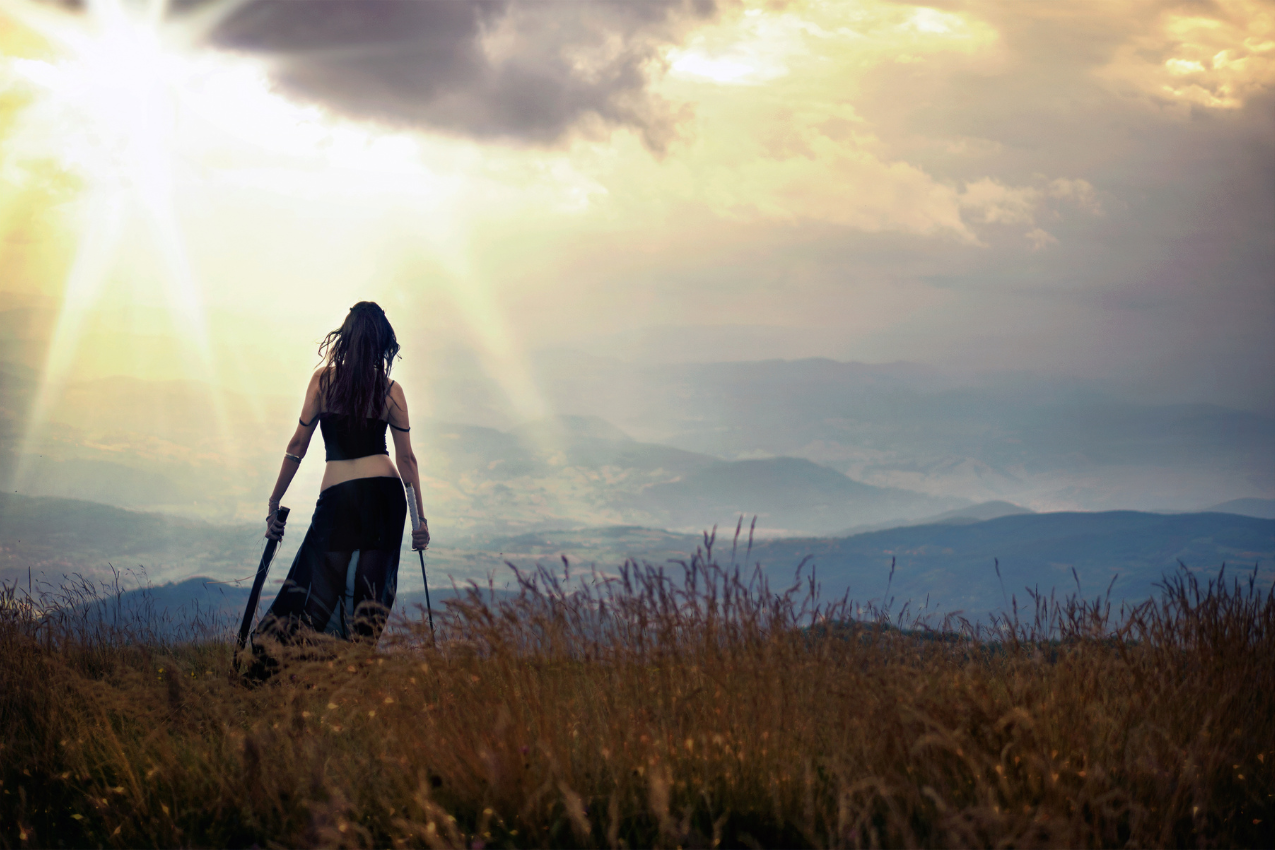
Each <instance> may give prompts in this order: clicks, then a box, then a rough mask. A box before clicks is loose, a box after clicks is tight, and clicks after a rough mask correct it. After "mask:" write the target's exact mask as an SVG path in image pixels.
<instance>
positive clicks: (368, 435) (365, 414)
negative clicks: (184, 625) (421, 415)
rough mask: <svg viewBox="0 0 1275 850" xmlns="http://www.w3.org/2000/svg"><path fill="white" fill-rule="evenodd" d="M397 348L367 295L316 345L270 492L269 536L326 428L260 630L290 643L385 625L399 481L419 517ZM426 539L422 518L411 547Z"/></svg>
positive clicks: (279, 534)
mask: <svg viewBox="0 0 1275 850" xmlns="http://www.w3.org/2000/svg"><path fill="white" fill-rule="evenodd" d="M398 349H399V346H398V340H397V339H396V338H395V336H394V329H393V328H392V327H390V323H389V320H388V319H386V318H385V312H384V311H383V310H381V308H380V307H379V306H377V305H376V304H374V303H373V302H371V301H360V302H359V303H358V304H355V305H354V306H353V307H351V308H350V312H349V314H348V315H347V316H346V317H345V321H344V322H343V323H342V324H341V327H340V328H338V329H337V330H335V331H332V332H331V333H330V334H328V335H327V336H326V337H324V339H323V342H322V343H321V344H320V345H319V356H320V357H321V358H323V360H324V363H323V365H322V367H321V368H320V369H319V370H318V371H316V372H315V373H314V376H313V377H311V378H310V385H309V387H307V388H306V393H305V403H304V404H303V405H302V408H301V418H300V420H299V424H298V425H297V430H296V433H294V434H293V435H292V439H291V440H290V441H289V442H288V448H287V451H286V452H285V453H284V460H283V466H282V468H280V470H279V479H278V481H276V482H275V485H274V492H273V493H272V494H271V495H270V512H269V515H268V517H267V518H266V526H267V529H266V536H267V537H269V538H270V539H272V540H281V539H282V538H283V530H284V526H283V523H281V522H279V520H278V518H277V516H276V514H277V512H278V509H279V500H280V499H282V498H283V494H284V493H286V492H287V490H288V485H289V484H290V483H292V477H293V476H294V475H296V472H297V467H298V466H300V464H301V459H302V458H303V457H305V453H306V449H307V448H308V447H309V445H310V438H311V437H312V436H313V435H314V429H315V426H318V427H319V429H320V430H322V432H323V443H324V447H325V448H326V452H327V467H326V468H325V469H324V472H323V484H322V486H321V487H320V491H319V501H318V503H317V504H316V505H315V509H314V518H313V519H312V520H311V521H310V528H309V529H308V530H307V531H306V535H305V540H304V541H303V542H302V544H301V548H300V549H299V550H298V551H297V555H296V558H295V559H294V560H293V562H292V569H290V570H289V571H288V577H287V579H286V580H285V581H284V583H283V587H282V588H281V589H280V590H279V595H278V596H277V597H275V601H274V604H272V605H271V606H270V610H269V611H268V612H266V614H265V616H264V617H262V619H261V623H260V625H259V626H258V629H257V634H258V635H262V636H268V637H271V638H274V639H276V640H281V641H285V642H287V641H291V640H295V639H297V638H298V637H303V636H304V633H306V632H311V633H326V634H331V635H335V636H338V637H341V638H345V639H356V638H357V639H366V640H370V641H372V642H375V641H376V639H377V638H379V637H380V634H381V630H382V629H384V627H385V621H386V619H387V618H388V616H389V611H390V608H391V607H392V606H393V604H394V594H395V591H396V589H397V586H398V556H399V548H400V547H401V545H402V542H403V520H404V518H405V516H406V513H407V501H406V499H405V498H404V492H403V485H404V484H405V483H406V484H410V485H412V490H413V491H414V492H415V493H416V499H417V509H418V511H420V512H421V515H422V516H424V513H423V510H421V507H422V506H421V504H420V492H421V484H420V475H419V472H418V470H417V466H416V456H415V455H414V454H413V453H412V442H411V439H410V437H409V435H408V432H409V430H410V427H409V422H408V418H407V398H406V397H405V396H404V394H403V388H402V387H401V386H400V385H399V384H397V383H395V382H394V381H391V380H390V369H391V368H392V367H393V365H394V358H395V356H396V355H397V354H398ZM387 427H388V428H389V429H390V431H391V433H393V435H394V458H395V462H396V463H393V464H392V463H390V458H389V450H388V449H387V448H386V445H385V432H386V428H387ZM396 465H397V470H396V469H395V466H396ZM427 543H429V527H428V525H427V523H425V522H424V521H423V520H422V522H421V527H420V528H419V529H418V530H415V531H413V532H412V548H413V549H423V548H424V547H425V545H426V544H427Z"/></svg>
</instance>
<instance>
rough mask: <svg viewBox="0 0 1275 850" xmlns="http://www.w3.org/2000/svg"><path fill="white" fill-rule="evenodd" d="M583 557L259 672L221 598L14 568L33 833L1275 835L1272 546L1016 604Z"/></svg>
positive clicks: (888, 841) (5, 694) (2, 637)
mask: <svg viewBox="0 0 1275 850" xmlns="http://www.w3.org/2000/svg"><path fill="white" fill-rule="evenodd" d="M568 576H569V568H566V567H564V569H563V570H557V571H552V572H551V571H549V570H547V569H539V570H537V571H536V572H534V573H530V574H525V575H522V576H521V588H522V589H521V593H520V594H519V595H518V596H517V597H516V598H513V597H508V598H499V597H497V596H495V595H493V594H490V593H487V592H485V591H481V590H474V591H472V592H471V593H470V595H469V596H468V598H465V599H462V600H461V601H460V602H452V603H450V604H449V606H448V610H447V611H446V612H437V614H438V615H439V616H438V617H437V620H438V640H437V643H436V644H434V643H433V642H432V641H431V639H430V633H429V628H428V626H427V625H426V624H425V623H424V620H423V619H422V618H420V617H417V618H410V617H409V618H406V619H400V620H399V621H398V623H397V625H396V627H395V628H393V629H391V631H390V632H389V633H387V635H386V636H385V637H384V638H383V639H382V640H381V643H380V646H379V647H378V648H373V647H369V646H366V645H340V646H338V645H333V644H327V643H317V644H314V645H311V646H308V647H301V648H296V647H294V648H289V649H287V650H278V652H279V655H280V661H281V668H280V672H279V673H278V675H276V676H274V677H273V678H272V679H271V680H269V681H268V682H267V683H266V684H264V685H260V686H256V687H248V686H246V685H245V684H244V682H243V680H242V678H241V677H240V675H239V673H238V672H237V669H236V660H235V658H234V654H233V643H232V642H231V641H230V640H228V639H226V638H224V637H221V635H224V634H226V632H225V630H224V628H222V629H221V631H217V629H216V628H214V627H215V626H216V625H217V624H210V623H204V624H202V627H201V626H200V625H198V624H197V625H196V626H194V627H192V629H191V631H190V633H189V634H186V635H184V636H181V637H180V638H179V637H173V636H172V634H171V633H169V632H163V631H162V630H158V629H156V628H154V622H153V621H154V619H155V615H154V613H153V612H146V611H142V612H138V611H132V612H131V613H130V612H121V611H120V610H118V609H114V610H113V609H112V607H111V600H110V599H109V598H105V599H103V598H100V597H98V598H97V599H96V601H92V600H91V599H90V597H92V596H93V595H94V594H93V591H92V590H91V589H90V588H87V587H86V586H84V585H81V586H80V587H79V588H78V589H76V588H69V589H65V590H63V591H62V592H60V593H59V594H49V593H45V594H36V595H34V596H32V595H30V594H28V593H26V592H25V591H24V590H22V589H20V588H18V587H16V586H8V587H6V588H5V593H4V598H3V606H2V607H0V780H2V782H3V785H2V789H3V790H2V792H0V801H2V802H0V844H2V845H4V846H7V847H59V846H67V847H86V846H118V847H139V846H209V847H237V846H245V847H246V846H253V845H256V846H263V847H264V846H291V847H296V846H325V847H326V846H332V847H335V846H387V847H388V846H430V847H497V846H528V847H547V846H590V847H592V846H599V847H600V846H613V847H614V846H626V847H645V846H670V847H672V846H682V847H714V846H746V847H757V846H761V847H780V846H783V847H791V846H820V847H822V846H830V847H841V846H866V845H874V846H875V845H885V846H1067V847H1082V846H1197V845H1198V846H1259V845H1262V846H1269V845H1270V843H1272V842H1271V839H1272V838H1275V831H1273V829H1272V813H1273V812H1275V796H1272V795H1273V794H1275V770H1273V769H1272V760H1273V759H1275V663H1273V662H1272V659H1275V600H1273V599H1272V595H1271V593H1270V589H1269V588H1262V587H1258V586H1256V585H1255V584H1254V582H1253V581H1251V580H1250V577H1249V576H1248V575H1247V574H1246V575H1245V576H1242V577H1240V578H1235V577H1234V575H1233V574H1226V573H1225V572H1224V575H1223V577H1222V578H1220V579H1218V580H1216V581H1213V582H1206V583H1205V584H1203V585H1201V584H1200V583H1199V582H1198V581H1197V579H1196V578H1195V576H1194V575H1193V574H1191V573H1188V572H1186V571H1182V572H1180V573H1178V574H1176V575H1175V576H1172V577H1170V578H1169V579H1168V580H1166V583H1165V584H1164V585H1163V587H1162V594H1161V596H1160V597H1159V598H1157V599H1154V600H1152V601H1149V602H1147V603H1144V604H1143V605H1141V606H1138V607H1134V608H1131V609H1123V610H1120V611H1114V612H1113V611H1112V609H1111V607H1110V605H1108V604H1107V603H1106V602H1105V601H1104V600H1102V599H1098V600H1091V601H1085V600H1080V599H1075V598H1073V599H1067V600H1058V599H1036V600H1034V604H1029V608H1028V609H1027V610H1026V612H1025V613H1020V615H1014V614H1011V615H1009V616H1007V617H1006V618H1004V619H1002V620H1000V621H998V622H997V623H995V624H994V626H993V627H991V628H983V629H978V628H975V627H974V626H973V625H971V624H969V623H962V622H960V621H959V620H956V619H951V618H949V620H948V621H947V622H946V623H942V624H936V623H929V624H927V623H924V622H919V621H916V620H912V621H907V622H900V618H899V616H898V614H895V615H893V616H892V615H891V614H890V613H889V612H888V611H882V610H879V609H875V608H866V609H865V608H860V607H858V606H856V605H854V604H852V603H851V602H849V601H848V600H842V601H840V602H838V603H836V604H831V605H823V606H821V605H818V604H817V599H818V597H817V595H816V592H817V587H816V586H815V585H814V583H813V582H807V583H804V584H799V585H797V586H795V587H793V588H790V589H788V590H787V591H785V592H782V593H776V592H774V591H773V590H771V589H770V588H768V587H767V586H766V583H765V581H764V578H763V573H762V572H761V571H760V570H752V571H749V570H745V571H741V570H740V569H739V568H737V567H733V566H727V565H723V564H719V563H718V562H717V559H716V558H715V556H714V553H713V551H712V548H711V546H710V547H708V548H707V549H706V550H703V551H701V552H700V553H698V554H697V555H696V557H695V558H694V559H693V560H692V561H691V562H689V563H688V564H685V565H684V566H675V567H673V568H671V569H670V568H664V569H661V568H657V567H652V566H650V565H639V564H634V563H629V564H626V565H625V567H624V568H623V569H622V570H621V571H620V572H619V575H618V577H617V576H612V577H610V578H603V577H600V576H597V575H596V574H595V575H590V576H587V577H585V580H584V581H580V577H579V576H576V577H574V579H573V580H571V581H568ZM416 613H417V614H420V613H421V612H419V611H418V612H416ZM852 614H853V615H854V616H853V617H852V616H851V615H852ZM904 626H906V627H904ZM931 626H933V628H930V627H931ZM201 628H202V634H203V637H202V638H200V637H198V635H196V634H195V633H196V632H199V631H200V629H201Z"/></svg>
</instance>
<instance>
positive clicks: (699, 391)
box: [0, 352, 1275, 539]
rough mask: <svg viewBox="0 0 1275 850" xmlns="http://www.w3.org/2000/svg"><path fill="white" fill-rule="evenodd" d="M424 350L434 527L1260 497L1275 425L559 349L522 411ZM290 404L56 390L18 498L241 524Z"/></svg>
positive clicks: (101, 387)
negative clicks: (638, 361)
mask: <svg viewBox="0 0 1275 850" xmlns="http://www.w3.org/2000/svg"><path fill="white" fill-rule="evenodd" d="M435 365H436V367H437V368H436V369H434V370H432V371H431V376H432V377H431V380H432V381H433V383H431V384H430V385H429V386H428V387H424V388H418V387H410V386H409V393H411V394H412V397H414V398H428V399H430V402H431V404H430V409H429V411H428V412H430V413H432V414H434V415H433V416H425V415H424V411H422V407H423V406H424V405H420V406H418V407H417V408H416V410H417V414H416V419H415V427H414V428H413V438H414V442H415V445H416V447H417V451H418V455H419V456H420V457H421V459H422V463H423V470H424V475H425V480H424V489H425V495H426V498H427V504H428V505H429V511H428V512H429V514H430V516H431V520H432V522H433V524H434V527H435V528H436V529H437V530H439V531H444V532H446V533H447V534H449V535H450V536H452V537H453V538H456V539H462V538H467V537H469V536H471V535H490V534H500V533H512V532H517V531H519V530H534V529H553V528H573V527H574V528H578V527H586V526H595V525H620V524H623V525H643V526H650V527H659V528H671V529H676V530H684V531H696V530H699V529H701V528H705V527H709V526H711V525H713V524H714V523H717V524H723V525H724V524H727V523H731V522H733V521H734V520H735V519H736V518H737V516H738V515H739V514H741V513H742V514H745V515H747V516H749V517H751V516H752V515H754V514H756V515H758V526H759V528H760V529H761V533H762V534H764V535H766V536H774V535H800V534H824V535H826V534H836V533H842V532H846V531H850V530H863V529H865V528H872V527H883V526H889V525H900V524H904V523H908V522H917V521H920V520H922V519H924V518H927V517H931V516H934V515H936V514H939V513H942V512H943V511H946V510H951V509H956V508H960V507H963V506H967V505H970V504H975V503H982V502H986V501H1006V502H1011V503H1013V504H1015V505H1021V506H1023V507H1025V508H1030V509H1034V510H1059V509H1069V510H1075V509H1080V510H1104V509H1111V508H1138V509H1143V510H1178V511H1184V510H1200V509H1203V508H1206V507H1209V506H1211V505H1214V504H1218V503H1221V502H1224V501H1228V500H1232V499H1236V498H1241V499H1243V498H1248V499H1269V498H1270V497H1271V496H1273V495H1275V440H1273V439H1271V437H1272V436H1275V419H1272V418H1271V417H1266V416H1263V415H1260V414H1257V413H1252V412H1245V411H1238V410H1230V409H1226V408H1219V407H1211V406H1202V405H1177V406H1164V405H1161V406H1152V405H1139V404H1134V403H1131V402H1127V401H1121V400H1119V399H1116V398H1113V397H1111V396H1109V395H1106V394H1104V393H1103V392H1102V391H1101V387H1099V386H1097V385H1094V384H1092V383H1081V382H1071V383H1065V382H1060V381H1057V380H1052V381H1045V380H1040V379H1032V378H1031V377H1030V376H1021V375H1000V376H965V377H962V376H952V375H946V374H944V373H941V372H939V371H938V370H935V369H931V368H928V367H921V366H916V365H910V364H886V365H875V366H871V365H865V364H855V363H838V362H834V361H827V360H806V361H791V362H790V361H773V362H756V363H730V364H699V365H695V364H689V365H687V364H683V365H672V366H668V365H664V366H648V367H636V366H632V365H630V364H625V363H623V362H621V361H618V360H611V359H607V358H598V357H586V356H584V355H580V354H576V353H563V352H559V353H551V354H545V355H542V356H540V357H539V358H537V359H536V360H535V361H534V362H533V366H534V369H535V375H536V381H537V382H538V384H539V386H540V387H541V388H542V390H543V394H544V395H545V397H546V398H547V399H548V400H549V402H550V403H551V404H552V406H553V407H554V408H555V409H557V410H560V411H563V413H561V414H559V415H556V416H554V417H550V418H548V419H541V420H535V421H530V422H527V421H518V420H517V417H516V416H515V415H514V413H513V411H512V408H511V405H510V404H509V403H508V401H507V400H504V399H503V396H502V391H501V389H500V387H499V386H498V385H497V384H496V382H495V381H493V379H492V378H490V376H488V375H487V374H486V373H485V372H484V371H483V370H482V369H480V368H479V367H478V365H477V364H476V363H475V362H474V361H473V360H472V358H467V356H463V355H459V354H456V355H448V356H444V355H439V357H438V362H437V364H435ZM0 384H2V386H0V389H2V390H3V405H2V408H0V466H2V467H3V468H0V473H2V474H4V475H5V477H6V478H9V479H12V478H13V475H12V472H13V470H14V468H15V465H16V464H17V459H16V458H14V457H13V454H12V452H13V450H14V449H15V447H16V445H17V441H18V437H19V435H20V434H21V432H22V429H23V426H24V423H25V415H26V411H27V409H28V406H29V402H30V398H31V397H32V393H33V389H34V386H35V382H34V373H33V372H31V371H30V370H24V369H23V368H21V367H16V366H12V365H10V366H8V367H5V368H4V369H0ZM297 404H298V402H297V399H295V398H292V397H285V396H272V395H259V394H258V395H251V394H245V393H232V392H213V391H212V388H210V387H208V386H207V385H202V384H199V383H197V382H190V381H171V382H145V381H139V380H133V379H125V378H113V379H103V380H99V381H92V382H83V383H79V384H72V385H70V386H68V387H67V388H66V389H65V392H64V393H63V394H62V397H61V398H60V400H59V401H58V402H57V403H56V404H55V405H54V406H53V407H52V409H51V410H50V412H49V416H48V422H46V423H45V424H44V425H43V426H42V427H41V429H40V431H39V433H38V434H37V435H36V436H37V437H38V439H37V441H36V443H35V452H34V453H33V454H32V455H29V456H27V457H25V458H23V459H22V465H23V467H24V470H25V474H24V475H23V476H22V477H21V479H20V481H19V482H18V486H17V489H18V490H19V491H20V492H24V493H28V494H32V495H52V496H61V497H78V498H85V499H89V500H93V501H100V502H103V503H107V504H114V505H117V506H123V507H131V508H140V509H146V510H159V511H163V512H169V513H177V514H181V515H186V516H192V517H202V518H206V519H211V520H216V521H221V522H226V521H245V520H248V519H253V518H256V517H257V515H258V514H260V512H261V502H262V500H263V499H264V494H266V493H267V492H268V491H269V489H270V486H271V484H272V482H273V479H274V476H275V473H276V471H277V469H278V457H279V451H280V446H282V445H283V444H284V442H285V441H286V440H287V437H288V435H289V434H290V433H291V430H292V427H293V424H292V423H293V422H294V421H295V414H296V410H295V408H296V407H297ZM315 451H321V447H320V446H318V445H317V444H316V447H315ZM320 472H321V463H316V462H311V461H310V460H307V462H306V464H305V465H304V466H303V468H302V472H301V474H300V475H299V476H298V479H297V482H296V484H295V485H294V487H293V492H292V493H291V494H290V496H289V499H290V500H291V501H292V503H293V507H294V508H295V509H298V510H301V509H302V508H303V507H304V506H307V505H308V504H310V503H311V500H312V499H313V498H314V495H315V493H316V492H317V483H318V476H319V474H320ZM301 512H302V514H305V513H308V511H305V510H302V511H301ZM298 518H301V517H300V516H299V517H298Z"/></svg>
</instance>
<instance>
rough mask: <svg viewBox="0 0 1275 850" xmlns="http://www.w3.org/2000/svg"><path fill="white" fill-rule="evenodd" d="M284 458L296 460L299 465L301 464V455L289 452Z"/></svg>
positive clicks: (284, 454)
mask: <svg viewBox="0 0 1275 850" xmlns="http://www.w3.org/2000/svg"><path fill="white" fill-rule="evenodd" d="M283 456H284V457H286V458H287V459H288V460H295V461H296V462H297V463H300V462H301V457H300V455H294V454H288V453H287V452H284V453H283Z"/></svg>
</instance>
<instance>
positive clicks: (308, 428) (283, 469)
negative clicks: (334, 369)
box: [266, 371, 322, 540]
mask: <svg viewBox="0 0 1275 850" xmlns="http://www.w3.org/2000/svg"><path fill="white" fill-rule="evenodd" d="M320 374H322V372H321V371H320V372H315V373H314V376H313V377H312V378H310V386H308V387H306V391H305V402H304V403H303V404H302V405H301V418H300V419H299V420H298V422H297V430H296V431H294V432H293V434H292V439H291V440H289V441H288V448H287V449H285V450H284V454H283V463H282V464H281V465H280V466H279V477H278V478H277V479H276V480H275V483H274V491H273V492H272V493H271V494H270V503H269V514H268V515H267V516H266V537H268V538H269V539H271V540H282V539H283V523H281V522H279V521H278V520H277V519H275V514H276V513H277V512H278V511H279V502H280V501H281V500H282V499H283V494H284V493H286V492H288V485H289V484H291V483H292V478H293V476H295V475H296V474H297V469H298V468H299V467H300V466H301V458H303V457H305V453H306V450H307V449H309V448H310V438H311V437H313V436H314V427H315V426H316V425H318V424H319V410H320V408H321V406H322V405H321V400H320V398H319V375H320Z"/></svg>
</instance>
